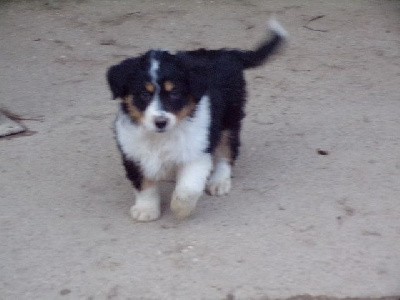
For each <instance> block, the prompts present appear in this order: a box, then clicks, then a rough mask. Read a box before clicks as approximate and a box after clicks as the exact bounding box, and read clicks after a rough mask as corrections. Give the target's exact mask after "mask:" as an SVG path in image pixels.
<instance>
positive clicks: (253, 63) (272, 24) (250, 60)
mask: <svg viewBox="0 0 400 300" xmlns="http://www.w3.org/2000/svg"><path fill="white" fill-rule="evenodd" d="M269 30H270V32H271V33H272V37H271V38H269V39H268V40H266V41H264V42H262V43H261V45H259V46H258V47H257V48H256V49H255V50H250V51H240V52H239V53H238V54H239V57H240V59H241V60H242V62H243V66H244V68H245V69H247V68H255V67H258V66H260V65H261V64H263V63H264V61H265V60H266V59H267V58H268V57H269V56H270V55H271V54H273V53H275V52H276V50H277V49H278V48H279V46H281V45H282V44H283V42H284V41H285V39H286V37H287V35H288V34H287V32H286V30H285V29H284V28H283V27H282V26H281V25H280V24H279V23H278V22H277V21H276V20H275V19H271V20H270V21H269Z"/></svg>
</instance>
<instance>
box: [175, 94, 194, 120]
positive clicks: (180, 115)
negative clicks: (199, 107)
mask: <svg viewBox="0 0 400 300" xmlns="http://www.w3.org/2000/svg"><path fill="white" fill-rule="evenodd" d="M195 108H196V102H195V101H194V99H193V98H190V101H189V103H188V104H187V105H186V106H184V107H183V108H182V109H181V110H180V111H178V112H177V113H176V118H177V120H178V121H182V120H184V119H185V118H187V117H189V116H191V115H192V114H193V112H194V110H195Z"/></svg>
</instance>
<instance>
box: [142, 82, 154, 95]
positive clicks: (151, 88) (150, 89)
mask: <svg viewBox="0 0 400 300" xmlns="http://www.w3.org/2000/svg"><path fill="white" fill-rule="evenodd" d="M144 87H145V89H146V91H148V92H149V93H154V91H155V90H156V87H155V86H154V84H152V83H150V82H146V84H145V85H144Z"/></svg>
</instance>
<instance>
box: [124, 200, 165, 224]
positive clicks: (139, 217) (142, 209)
mask: <svg viewBox="0 0 400 300" xmlns="http://www.w3.org/2000/svg"><path fill="white" fill-rule="evenodd" d="M160 214H161V212H160V207H159V206H158V205H156V206H154V205H143V204H140V205H138V204H135V205H132V207H131V216H132V218H133V219H134V220H135V221H140V222H149V221H154V220H157V219H158V218H159V217H160Z"/></svg>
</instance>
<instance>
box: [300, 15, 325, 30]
mask: <svg viewBox="0 0 400 300" xmlns="http://www.w3.org/2000/svg"><path fill="white" fill-rule="evenodd" d="M323 17H325V15H319V16H316V17H313V18H311V19H310V20H308V21H307V23H306V24H305V25H303V27H304V28H306V29H308V30H312V31H320V32H328V30H324V29H314V28H311V27H309V26H308V24H310V23H311V22H313V21H315V20H318V19H321V18H323Z"/></svg>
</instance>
